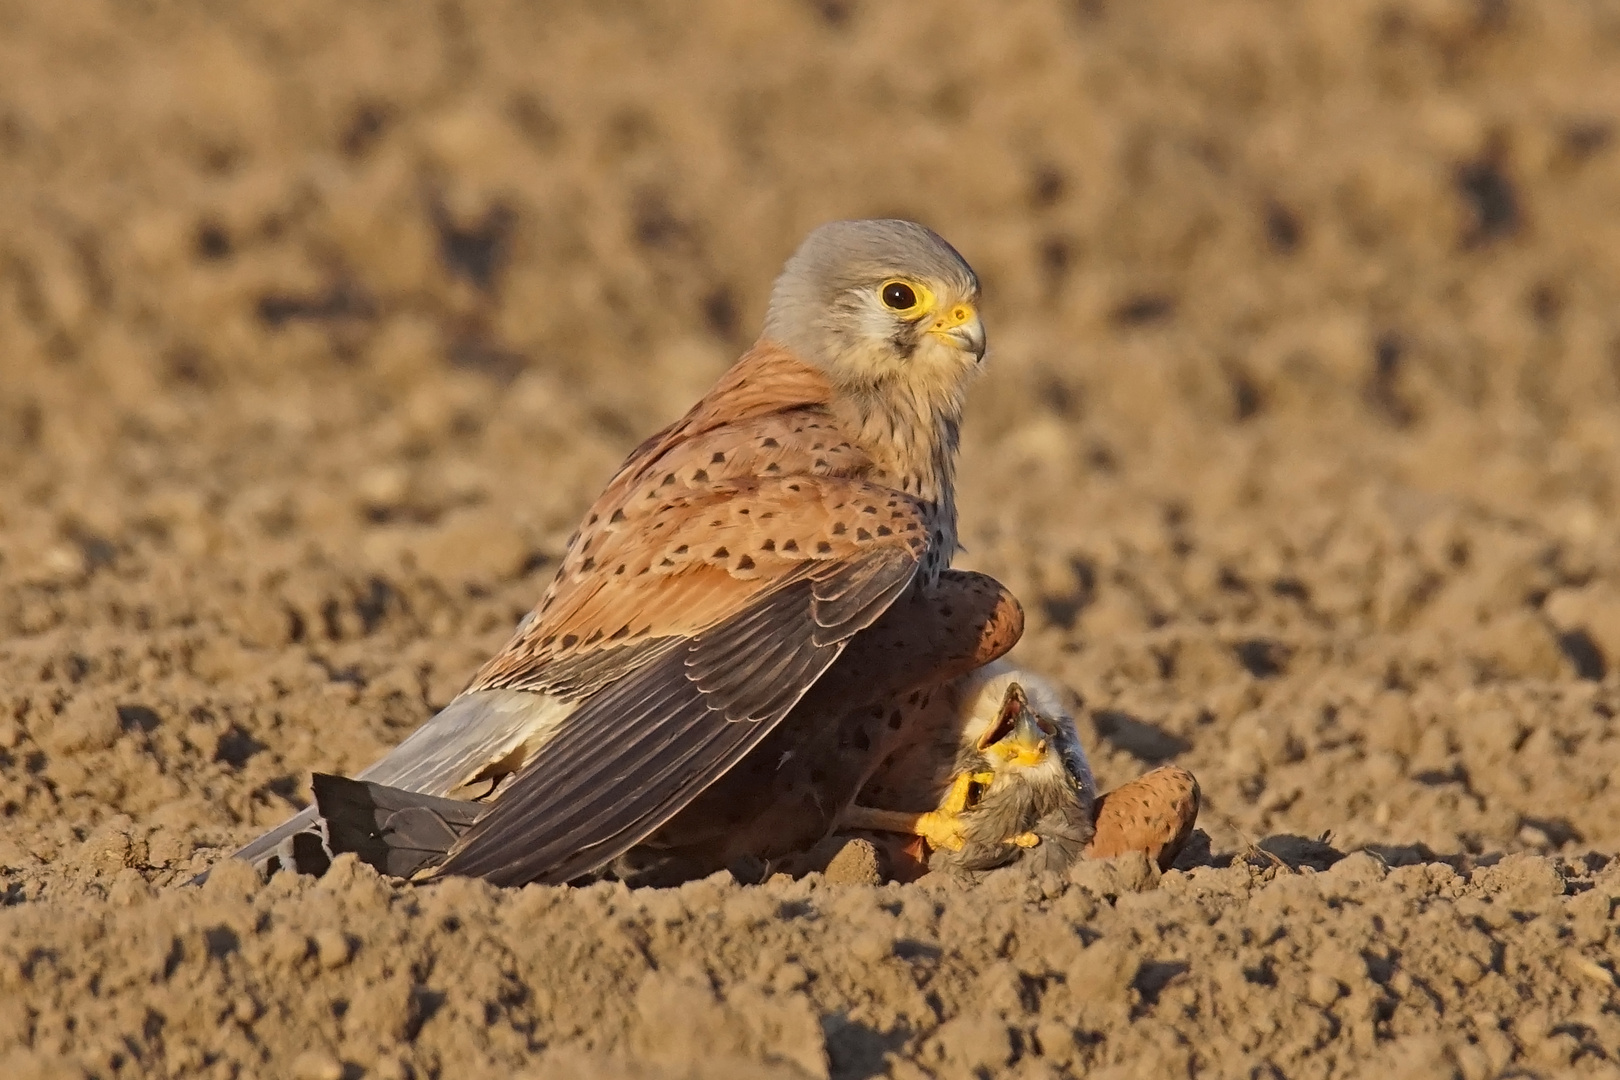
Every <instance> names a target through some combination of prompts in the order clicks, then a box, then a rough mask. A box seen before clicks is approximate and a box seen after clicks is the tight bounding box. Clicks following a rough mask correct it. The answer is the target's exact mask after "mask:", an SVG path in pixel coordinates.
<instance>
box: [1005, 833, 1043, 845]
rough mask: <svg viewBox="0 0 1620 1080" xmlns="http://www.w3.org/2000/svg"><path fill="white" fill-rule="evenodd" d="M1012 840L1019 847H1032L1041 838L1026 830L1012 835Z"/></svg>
mask: <svg viewBox="0 0 1620 1080" xmlns="http://www.w3.org/2000/svg"><path fill="white" fill-rule="evenodd" d="M1012 842H1013V843H1015V844H1017V845H1018V846H1019V847H1021V848H1032V847H1035V846H1036V845H1037V844H1039V843H1040V842H1041V838H1040V837H1038V836H1036V835H1035V834H1034V833H1032V832H1026V833H1019V834H1018V835H1017V836H1015V837H1013V838H1012Z"/></svg>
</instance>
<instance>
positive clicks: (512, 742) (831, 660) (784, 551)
mask: <svg viewBox="0 0 1620 1080" xmlns="http://www.w3.org/2000/svg"><path fill="white" fill-rule="evenodd" d="M978 299H979V286H978V280H977V278H976V277H975V276H974V274H973V271H972V269H971V268H969V266H968V265H967V263H966V262H965V261H964V260H963V259H962V257H961V256H960V255H958V254H957V252H956V251H955V250H954V249H953V248H952V247H951V246H950V245H949V244H947V243H946V242H945V241H944V240H942V239H940V237H938V236H937V235H935V234H934V233H933V232H930V231H929V230H928V229H925V228H923V227H922V226H920V225H916V224H912V223H910V222H905V221H855V222H838V223H834V224H831V225H826V226H823V227H822V228H820V229H817V230H816V231H815V232H813V233H811V234H810V236H809V237H808V238H807V239H806V240H805V242H804V244H803V245H802V246H801V247H800V248H799V250H798V251H797V252H796V253H795V254H794V255H793V257H792V258H791V259H789V260H788V263H787V265H786V266H785V267H784V269H783V271H782V273H781V275H780V276H779V277H778V279H777V281H776V285H775V288H774V290H773V292H772V295H771V301H770V306H769V310H768V312H767V314H766V318H765V324H764V330H763V334H762V336H761V338H760V340H759V342H758V343H757V344H755V345H754V347H753V348H751V349H750V350H749V351H748V352H747V353H746V354H744V356H743V357H742V358H741V359H740V360H739V361H738V362H737V363H736V364H735V365H734V366H733V367H732V368H731V369H730V370H729V371H728V372H726V374H725V375H723V376H722V377H721V379H720V381H719V383H718V384H717V385H716V386H715V387H714V389H713V390H711V391H710V392H709V394H708V395H707V396H706V397H704V398H703V399H702V400H701V401H699V402H698V404H697V405H695V406H694V407H693V408H692V410H691V411H690V412H688V413H687V414H686V416H685V417H683V418H682V419H681V420H679V421H677V422H676V423H674V424H673V425H671V426H670V427H668V428H666V429H665V430H663V431H661V432H659V433H658V434H657V435H654V436H653V437H652V438H650V439H648V440H647V441H646V442H645V443H643V444H642V445H641V446H640V447H639V448H637V449H636V450H635V451H634V452H633V453H632V454H631V456H630V458H629V459H628V460H627V461H626V463H625V464H624V466H623V467H622V468H621V469H620V471H619V473H618V474H617V475H616V476H615V477H614V478H613V479H612V481H611V482H610V483H609V484H608V486H607V489H606V490H605V491H604V492H603V493H602V495H601V496H600V497H599V498H598V499H597V500H596V503H595V504H594V505H593V506H592V508H591V510H590V512H589V513H588V514H587V515H586V517H585V520H584V523H583V524H582V525H581V527H580V529H579V531H578V532H577V533H576V534H575V536H574V537H573V539H572V540H571V541H570V542H569V545H568V550H567V552H566V554H565V555H564V557H563V561H562V565H561V567H560V569H559V571H558V573H557V577H556V578H555V580H554V581H553V582H552V584H551V586H550V588H549V589H548V590H547V592H546V594H545V596H544V598H543V599H542V600H541V602H540V604H539V606H538V607H537V608H536V609H535V611H534V613H533V614H532V615H531V616H530V617H529V619H527V620H526V621H525V622H524V624H523V625H521V626H520V627H519V629H518V632H517V633H516V635H515V636H514V637H513V639H512V640H511V641H510V642H509V643H508V644H507V646H506V647H505V648H504V649H503V650H502V651H501V652H500V653H499V654H498V655H496V656H495V657H494V658H493V659H491V660H490V661H489V662H488V663H487V664H485V665H484V667H483V668H482V669H481V670H480V671H479V672H478V673H477V675H476V676H475V677H474V679H473V681H472V684H471V685H470V686H469V687H468V689H467V690H466V691H464V692H463V693H462V694H461V695H460V696H459V697H457V698H456V699H455V700H454V701H452V702H451V703H450V704H449V705H448V706H447V707H446V708H445V709H444V710H443V711H441V712H440V713H439V714H438V715H437V716H434V717H433V718H432V719H430V720H428V721H427V722H426V723H424V724H423V725H422V727H421V728H419V729H418V730H417V731H415V732H413V733H412V734H411V735H410V736H409V737H408V738H407V739H405V741H404V742H402V743H401V744H400V745H399V746H398V747H396V748H395V749H394V750H393V751H392V752H390V753H389V754H388V755H386V756H385V757H384V758H383V759H382V760H381V761H379V762H377V763H376V764H375V765H373V766H371V767H370V768H369V769H367V770H365V771H364V772H363V773H361V774H360V775H361V777H362V778H363V779H365V780H367V781H372V782H375V783H377V784H381V785H385V786H388V787H393V788H398V789H403V790H405V791H409V792H414V793H419V794H426V795H429V796H450V795H461V796H466V795H468V794H476V793H479V792H488V791H490V790H494V791H495V795H494V797H493V799H492V800H490V801H489V802H488V803H487V806H488V808H487V810H484V811H483V812H482V813H481V814H480V815H479V816H478V817H477V818H476V820H475V822H474V823H473V824H471V825H470V827H468V828H466V830H465V831H464V832H463V833H461V835H460V836H459V838H458V839H457V840H456V841H455V844H454V846H453V847H452V848H451V850H450V852H449V854H448V856H447V857H446V858H445V859H444V861H443V863H442V865H440V866H439V868H438V869H439V872H440V873H445V874H462V875H470V876H478V877H484V878H487V879H489V880H491V881H494V882H496V883H500V884H520V883H525V882H530V881H543V882H562V881H569V880H573V879H576V878H578V877H581V876H582V875H587V874H590V873H592V872H594V871H597V870H600V869H601V868H603V867H604V866H606V865H607V864H609V863H610V862H611V861H612V860H614V859H615V858H617V857H619V856H620V855H622V854H624V853H625V852H626V851H627V850H629V849H630V848H632V847H633V846H635V845H636V844H638V843H640V842H641V841H643V840H645V839H647V838H648V837H649V836H650V835H651V834H654V833H655V832H657V831H658V830H659V829H660V827H662V826H664V825H665V824H666V823H669V822H670V821H671V819H672V818H674V817H675V816H676V815H677V814H678V813H679V812H680V811H681V810H682V808H683V807H686V806H687V805H688V804H689V803H691V802H692V801H693V800H694V799H696V798H698V797H699V796H700V795H701V794H702V793H703V792H704V791H705V790H706V789H708V788H709V787H710V786H711V785H713V784H714V783H715V782H716V781H717V780H718V779H719V778H721V777H722V776H723V775H725V774H726V772H727V770H729V769H730V768H731V767H732V766H734V765H735V764H737V762H739V761H740V760H742V759H743V758H744V756H745V755H747V754H749V752H750V751H751V750H754V749H755V748H756V747H759V746H760V744H761V742H762V740H765V739H767V737H769V736H770V735H771V733H772V732H773V730H775V729H777V728H778V726H779V725H783V724H784V721H787V723H788V725H790V726H792V727H793V728H794V729H795V730H796V731H800V732H802V731H804V730H806V725H801V724H799V723H797V722H796V720H795V719H790V715H792V716H795V717H796V716H797V715H799V714H801V713H803V712H804V711H805V710H806V709H807V708H808V709H810V712H811V713H813V714H814V715H812V716H808V717H806V719H807V720H812V721H813V720H814V719H815V718H816V717H824V716H830V715H839V714H840V710H844V711H847V709H845V706H846V705H850V706H853V705H858V704H864V703H865V702H866V701H870V700H873V699H874V698H877V697H880V696H881V695H882V694H884V693H888V692H890V691H892V690H894V689H895V686H896V685H897V684H893V683H883V682H881V681H880V682H878V683H876V684H872V685H865V686H860V687H858V689H859V690H860V693H859V694H857V695H854V696H853V697H851V698H848V699H847V700H838V699H836V698H834V697H831V696H829V695H827V694H822V695H820V697H821V700H817V691H816V689H815V688H816V687H817V686H818V685H820V684H822V683H826V684H828V685H829V686H843V687H846V688H850V687H853V686H854V682H853V680H852V679H850V678H849V677H846V676H840V675H839V666H840V665H839V661H840V657H841V656H842V655H844V654H845V653H846V650H847V651H848V654H849V657H850V659H851V662H852V665H853V668H859V667H860V665H861V664H862V663H869V658H868V659H866V660H863V659H862V657H863V654H864V652H865V650H864V649H863V648H862V647H860V642H861V639H862V635H863V633H864V632H866V631H868V629H869V628H872V627H873V626H874V624H875V623H877V622H878V621H879V620H880V619H881V618H882V617H883V616H884V613H885V612H886V611H888V610H889V609H890V608H891V607H892V606H893V605H895V604H896V602H897V601H901V598H902V597H906V596H907V595H908V594H911V595H912V596H914V597H921V598H924V599H926V598H928V597H930V596H933V595H934V594H935V592H936V591H937V590H938V589H939V586H940V575H941V573H942V571H944V569H945V568H946V566H948V565H949V563H950V560H951V557H952V555H953V553H954V552H955V550H956V506H955V501H954V493H953V484H954V473H955V457H956V447H957V431H958V425H959V422H960V418H961V412H962V405H963V399H964V395H965V392H966V389H967V386H968V384H969V383H970V382H971V381H972V378H973V376H974V375H975V374H976V373H977V371H978V369H979V367H980V364H981V361H982V360H983V357H984V348H985V339H984V331H983V328H982V325H981V323H980V320H979V315H978V311H977V303H978ZM901 602H902V603H909V602H911V601H901ZM969 636H970V637H971V636H972V634H971V633H970V634H969ZM910 677H911V676H907V678H910ZM900 685H903V683H902V684H900ZM846 692H848V691H847V689H846ZM807 694H808V695H810V697H809V699H807V700H805V701H803V702H802V703H801V699H806V698H807ZM314 821H315V814H314V812H313V808H312V809H311V810H306V811H305V812H303V813H301V814H299V815H297V816H296V817H294V818H293V819H291V820H290V821H288V822H286V823H285V824H283V825H282V826H280V827H278V828H277V829H274V830H272V831H271V832H270V833H268V834H266V835H265V836H263V837H261V838H260V839H258V840H256V841H254V842H253V843H251V844H249V845H248V846H247V847H245V848H243V849H242V850H241V851H240V852H238V853H237V854H238V856H239V857H241V858H245V859H249V860H252V861H255V862H258V863H261V864H265V863H268V862H270V861H271V860H272V859H273V858H276V857H278V856H279V857H280V858H282V859H283V860H287V859H289V858H291V859H292V860H293V861H295V862H296V861H297V860H298V856H299V855H300V853H301V851H302V853H306V854H307V853H311V852H310V850H309V849H310V848H311V846H312V845H313V846H314V847H315V848H319V847H320V846H321V845H320V840H319V837H318V836H316V835H314V834H312V833H311V832H310V831H309V829H310V826H311V825H312V823H313V822H314ZM289 843H290V844H291V850H289V848H288V847H287V846H285V845H288V844H289Z"/></svg>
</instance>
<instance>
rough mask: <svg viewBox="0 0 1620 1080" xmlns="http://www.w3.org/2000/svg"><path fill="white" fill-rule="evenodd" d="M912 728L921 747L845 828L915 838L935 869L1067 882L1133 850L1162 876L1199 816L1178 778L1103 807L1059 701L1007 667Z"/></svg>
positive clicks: (893, 769) (889, 768) (1166, 773)
mask: <svg viewBox="0 0 1620 1080" xmlns="http://www.w3.org/2000/svg"><path fill="white" fill-rule="evenodd" d="M907 726H908V727H910V728H912V729H914V730H916V731H918V732H919V733H920V735H919V737H917V738H914V739H912V740H911V741H910V744H909V746H908V748H907V749H905V750H904V751H902V752H901V753H898V754H896V755H895V756H894V758H893V759H891V760H890V761H888V762H887V763H886V764H885V765H884V766H883V768H882V769H881V770H879V771H878V772H877V773H876V775H874V776H873V778H872V780H871V781H870V783H869V785H868V786H867V788H866V789H865V790H864V791H862V792H861V796H860V798H861V804H860V805H852V806H851V807H850V808H849V809H848V810H846V811H845V812H844V814H843V815H842V817H841V819H840V826H841V827H842V828H845V829H864V830H875V831H881V832H891V833H899V834H902V835H909V836H915V837H918V838H919V839H920V840H922V841H923V842H924V843H925V844H926V846H927V848H929V849H931V850H932V851H933V852H934V855H933V857H932V859H931V860H928V861H929V865H931V866H934V867H936V868H939V869H947V870H967V871H973V870H987V869H991V868H993V867H997V866H1002V865H1006V864H1008V863H1011V862H1015V861H1018V862H1023V863H1025V864H1027V865H1030V866H1032V867H1033V868H1035V869H1040V870H1063V869H1066V868H1067V867H1068V866H1069V865H1070V864H1071V863H1072V862H1074V860H1076V859H1078V858H1081V857H1085V858H1108V857H1110V856H1114V855H1120V854H1124V853H1125V852H1127V851H1133V850H1134V851H1142V852H1145V853H1146V854H1148V856H1149V857H1150V858H1153V859H1155V860H1156V861H1158V862H1159V864H1160V865H1161V866H1162V867H1168V866H1169V864H1170V863H1171V862H1173V861H1174V860H1175V857H1176V855H1177V854H1178V853H1179V852H1180V850H1181V848H1182V846H1183V845H1184V844H1185V843H1186V841H1187V838H1188V836H1189V835H1191V831H1192V827H1193V824H1194V822H1195V821H1196V819H1197V816H1198V803H1199V791H1198V782H1197V781H1196V780H1195V779H1193V776H1192V774H1191V773H1189V772H1187V771H1186V770H1184V769H1179V768H1175V767H1173V766H1166V767H1164V768H1161V769H1156V770H1154V771H1153V772H1150V773H1148V774H1147V775H1145V776H1142V777H1139V778H1137V779H1136V780H1133V781H1131V782H1130V783H1127V784H1125V785H1122V786H1121V787H1119V788H1116V789H1114V790H1113V791H1111V792H1109V793H1108V794H1107V795H1103V796H1098V795H1097V793H1096V781H1095V780H1094V779H1093V778H1092V773H1091V766H1090V764H1089V762H1088V761H1087V760H1086V755H1085V751H1084V749H1083V748H1082V747H1081V745H1080V739H1079V735H1078V733H1077V731H1076V729H1075V724H1074V720H1073V718H1072V717H1071V716H1070V715H1069V712H1068V710H1067V709H1066V708H1065V707H1064V704H1063V699H1062V696H1061V694H1060V693H1059V692H1058V690H1057V689H1056V687H1054V686H1053V685H1052V684H1051V683H1049V682H1047V681H1046V680H1045V679H1042V678H1041V677H1040V676H1038V675H1035V674H1033V673H1031V672H1028V671H1025V670H1022V669H1019V668H1016V667H1014V666H1013V665H1011V664H1009V663H1007V662H1006V661H997V662H995V663H992V664H989V665H987V666H985V667H983V668H980V669H979V670H977V671H974V672H973V673H972V674H970V675H967V676H965V677H963V678H961V679H958V680H957V681H956V682H955V683H953V684H951V685H949V686H947V687H944V688H943V693H942V694H940V695H939V696H938V698H937V700H936V701H935V702H932V703H930V704H929V705H928V706H927V707H925V708H924V709H921V710H918V711H916V712H915V713H914V714H913V715H912V716H910V717H908V719H907ZM918 807H929V808H930V809H927V810H919V809H918ZM891 808H893V809H891ZM901 808H904V809H901Z"/></svg>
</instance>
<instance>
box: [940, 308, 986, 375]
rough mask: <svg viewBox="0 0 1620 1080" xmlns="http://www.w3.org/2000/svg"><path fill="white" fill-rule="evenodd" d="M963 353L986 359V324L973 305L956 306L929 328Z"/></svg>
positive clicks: (974, 357) (976, 358) (977, 359)
mask: <svg viewBox="0 0 1620 1080" xmlns="http://www.w3.org/2000/svg"><path fill="white" fill-rule="evenodd" d="M928 332H929V333H930V334H937V335H938V336H940V337H942V338H944V339H945V340H946V341H948V342H950V343H951V346H952V347H953V348H956V349H960V350H961V351H962V352H967V353H972V354H973V359H974V360H976V361H981V360H983V359H984V322H983V321H982V320H981V319H980V318H979V312H978V309H976V308H975V307H974V306H973V305H972V304H956V305H954V306H952V307H951V309H950V310H949V311H946V312H945V313H944V314H942V315H941V316H940V317H939V318H938V319H936V320H935V321H934V325H933V326H930V327H929V328H928Z"/></svg>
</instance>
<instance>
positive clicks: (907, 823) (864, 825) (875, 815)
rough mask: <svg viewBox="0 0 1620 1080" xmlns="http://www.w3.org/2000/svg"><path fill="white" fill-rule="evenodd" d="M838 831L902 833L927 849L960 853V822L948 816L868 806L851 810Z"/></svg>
mask: <svg viewBox="0 0 1620 1080" xmlns="http://www.w3.org/2000/svg"><path fill="white" fill-rule="evenodd" d="M838 827H839V828H841V829H873V830H875V831H877V832H894V833H904V834H906V835H908V836H920V837H922V838H923V839H924V840H926V841H928V844H929V846H930V847H934V848H944V849H946V850H947V851H961V850H962V843H963V840H962V822H961V820H960V819H959V818H957V817H954V816H952V815H949V814H942V813H940V812H938V811H934V810H930V811H928V812H927V813H923V814H914V813H911V812H909V811H906V810H877V809H874V808H873V807H870V806H851V807H850V808H849V809H847V810H845V811H844V812H843V814H842V815H841V816H840V817H839V819H838Z"/></svg>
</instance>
